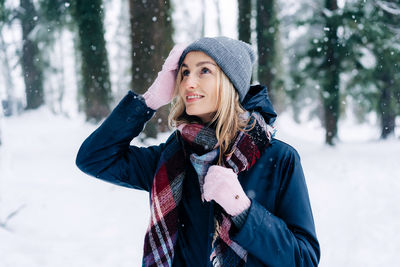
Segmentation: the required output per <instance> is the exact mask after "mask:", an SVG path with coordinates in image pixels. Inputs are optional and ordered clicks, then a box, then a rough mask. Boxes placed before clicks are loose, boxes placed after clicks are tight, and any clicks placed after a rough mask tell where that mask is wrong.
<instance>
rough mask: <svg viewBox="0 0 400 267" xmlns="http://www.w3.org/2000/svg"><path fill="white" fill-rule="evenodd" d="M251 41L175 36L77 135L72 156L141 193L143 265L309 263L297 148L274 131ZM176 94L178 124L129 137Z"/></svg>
mask: <svg viewBox="0 0 400 267" xmlns="http://www.w3.org/2000/svg"><path fill="white" fill-rule="evenodd" d="M254 59H255V56H254V52H253V50H252V48H251V47H250V46H249V45H248V44H246V43H244V42H241V41H237V40H233V39H230V38H226V37H216V38H201V39H199V40H197V41H195V42H194V43H192V44H190V45H189V46H188V47H186V48H185V49H183V47H179V46H177V47H175V48H174V49H173V50H172V51H171V53H170V55H169V56H168V58H167V60H166V61H165V63H164V65H163V67H162V70H161V71H160V72H159V74H158V77H157V78H156V80H155V81H154V83H153V84H152V86H151V87H150V88H149V89H148V91H147V92H146V93H145V94H144V95H143V97H142V96H139V95H136V94H135V93H133V92H129V93H128V95H127V96H125V98H124V99H123V100H122V101H121V102H120V103H119V105H118V106H117V107H116V108H115V109H114V110H113V112H112V113H111V115H110V116H109V117H108V118H107V119H106V120H105V121H104V123H103V124H102V125H101V126H100V127H99V128H98V129H97V130H96V131H95V132H94V133H92V134H91V135H90V136H89V137H88V138H87V139H86V140H85V142H84V143H83V144H82V146H81V148H80V150H79V153H78V156H77V160H76V162H77V165H78V167H79V168H80V169H81V170H82V171H84V172H85V173H87V174H90V175H92V176H95V177H97V178H100V179H102V180H105V181H108V182H112V183H114V184H118V185H122V186H126V187H131V188H137V189H142V190H146V191H148V192H150V197H151V198H150V212H151V218H150V225H149V228H148V230H147V233H146V236H145V242H144V243H145V244H144V255H143V266H280V267H282V266H317V265H318V262H319V253H320V252H319V244H318V241H317V238H316V234H315V227H314V221H313V216H312V212H311V207H310V203H309V198H308V193H307V187H306V183H305V179H304V175H303V171H302V167H301V164H300V159H299V156H298V154H297V152H296V150H295V149H294V148H292V147H290V146H289V145H287V144H285V143H283V142H281V141H279V140H277V139H274V138H273V137H272V135H271V131H270V129H271V127H270V126H269V125H270V124H272V123H273V121H274V120H275V117H276V114H275V112H274V110H273V108H272V105H271V103H270V101H269V99H268V96H267V90H266V88H265V87H263V86H260V85H257V86H250V79H251V73H252V66H253V63H254ZM173 97H174V103H173V107H172V110H171V113H170V118H169V119H170V124H171V125H172V126H173V127H176V128H177V130H176V131H175V132H174V133H173V134H172V135H171V136H170V137H169V138H168V140H167V141H166V142H165V143H163V144H160V145H157V146H150V147H146V148H145V147H140V148H139V147H136V146H130V142H131V140H132V139H133V138H134V137H136V136H137V135H138V134H139V133H140V132H141V131H142V129H143V127H144V124H145V123H146V122H147V121H148V120H149V119H150V118H151V117H152V115H153V113H154V111H155V110H157V109H158V108H159V107H161V106H163V105H165V104H168V103H169V102H170V101H171V100H172V98H173Z"/></svg>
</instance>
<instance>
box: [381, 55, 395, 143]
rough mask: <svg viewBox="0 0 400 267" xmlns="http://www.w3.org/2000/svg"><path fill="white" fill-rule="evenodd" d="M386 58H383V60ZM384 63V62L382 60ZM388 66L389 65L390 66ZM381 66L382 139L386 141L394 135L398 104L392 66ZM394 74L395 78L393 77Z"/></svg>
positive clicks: (382, 63) (384, 63) (383, 63)
mask: <svg viewBox="0 0 400 267" xmlns="http://www.w3.org/2000/svg"><path fill="white" fill-rule="evenodd" d="M383 58H384V57H382V59H383ZM382 61H384V60H382ZM386 64H389V65H388V66H387V65H386ZM379 66H383V68H382V69H380V71H379V70H378V79H379V80H380V81H381V83H380V84H382V85H383V86H382V87H381V88H380V90H379V92H380V99H379V109H378V110H379V113H380V118H381V138H382V139H386V138H388V137H389V136H390V135H394V129H395V124H396V104H395V101H396V100H395V93H394V92H395V89H396V88H394V87H395V86H396V85H395V84H394V80H393V76H395V74H394V73H393V70H392V64H391V63H389V62H385V61H384V62H380V63H379ZM391 74H393V76H392V75H391Z"/></svg>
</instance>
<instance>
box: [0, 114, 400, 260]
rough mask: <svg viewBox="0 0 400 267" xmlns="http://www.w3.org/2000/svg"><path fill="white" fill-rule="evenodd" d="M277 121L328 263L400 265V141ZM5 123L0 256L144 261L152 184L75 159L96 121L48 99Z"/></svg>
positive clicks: (351, 129)
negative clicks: (54, 110)
mask: <svg viewBox="0 0 400 267" xmlns="http://www.w3.org/2000/svg"><path fill="white" fill-rule="evenodd" d="M277 126H278V129H279V130H278V133H277V137H278V138H281V139H282V140H284V141H287V142H288V143H290V144H292V145H293V146H294V147H296V148H297V149H298V151H299V152H300V155H301V157H302V163H303V167H304V171H305V174H306V178H307V182H308V188H309V193H310V198H311V202H312V207H313V211H314V217H315V223H316V226H317V234H318V237H319V240H320V243H321V248H322V258H321V264H320V266H335V267H337V266H351V267H355V266H359V267H365V266H400V260H399V259H398V256H397V253H398V251H400V234H399V231H398V229H399V226H400V205H399V203H400V194H399V192H400V165H399V159H398V157H399V156H398V155H399V153H400V141H399V140H390V141H385V142H382V141H376V140H373V139H371V136H374V135H376V133H377V129H375V128H373V127H365V126H364V127H362V126H352V125H347V127H346V131H344V132H341V137H342V142H341V143H339V144H338V145H337V147H335V148H329V147H326V146H324V145H322V139H323V138H322V137H323V132H322V130H321V128H320V127H319V126H318V125H317V124H315V123H314V122H310V123H303V124H302V125H301V126H300V125H297V124H295V123H293V122H292V120H291V119H290V117H289V116H288V115H286V114H284V115H282V116H280V119H279V120H278V122H277ZM2 129H3V146H1V147H0V223H5V222H6V228H5V229H4V228H2V227H0V266H2V267H22V266H29V267H36V266H37V267H39V266H40V267H47V266H48V267H50V266H51V267H63V266H74V267H79V266H84V267H87V266H96V267H97V266H104V267H106V266H107V267H108V266H110V267H111V266H112V267H116V266H121V267H122V266H127V267H128V266H129V267H131V266H139V265H140V260H141V254H142V245H143V237H144V233H145V230H146V227H147V222H148V216H149V213H148V197H147V194H146V193H144V192H140V191H136V190H132V189H127V188H122V187H117V186H114V185H112V184H108V183H105V182H102V181H99V180H96V179H94V178H91V177H89V176H86V175H85V174H83V173H81V172H80V171H79V170H78V169H77V168H76V167H75V164H74V160H75V155H76V152H77V150H78V148H79V146H80V144H81V142H82V141H83V140H84V139H85V138H86V136H88V135H89V134H90V132H92V131H93V130H94V129H95V127H94V126H93V125H90V124H86V123H85V122H84V121H83V119H81V118H75V119H68V118H65V117H62V116H54V115H52V114H51V113H50V112H49V111H48V110H47V109H46V108H42V109H40V110H38V111H32V112H28V113H25V114H23V115H21V116H19V117H13V118H6V119H4V120H3V127H2ZM355 133H358V135H359V136H360V138H359V141H355V140H354V135H355ZM346 138H347V139H346ZM160 139H165V136H163V137H161V138H160ZM346 140H352V141H351V142H350V141H346ZM155 142H157V141H155ZM16 210H18V212H17V213H16V214H15V215H14V216H12V217H11V218H10V219H9V220H8V221H6V220H7V216H8V215H9V214H10V213H12V212H13V211H16Z"/></svg>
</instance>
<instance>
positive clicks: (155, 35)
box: [129, 0, 173, 137]
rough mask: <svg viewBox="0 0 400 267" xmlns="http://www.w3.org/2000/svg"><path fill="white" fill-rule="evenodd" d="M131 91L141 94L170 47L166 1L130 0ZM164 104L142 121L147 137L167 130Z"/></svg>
mask: <svg viewBox="0 0 400 267" xmlns="http://www.w3.org/2000/svg"><path fill="white" fill-rule="evenodd" d="M129 10H130V22H131V43H132V90H133V91H135V92H136V93H138V94H144V93H145V92H146V91H147V89H148V88H149V87H150V85H151V84H152V83H153V81H154V79H155V78H156V77H157V73H158V71H160V70H161V67H162V64H163V63H164V60H165V59H166V57H167V56H168V54H169V52H170V50H171V49H172V46H173V41H172V32H173V28H172V21H171V16H170V12H171V9H170V1H169V0H166V1H164V0H157V1H142V0H130V1H129ZM168 110H169V109H168V107H163V108H160V109H159V110H158V111H157V113H156V115H155V116H154V117H153V119H152V120H150V121H149V122H148V123H147V124H146V128H145V130H144V132H145V134H146V136H147V137H156V136H157V132H158V131H162V132H163V131H167V130H168V112H169V111H168Z"/></svg>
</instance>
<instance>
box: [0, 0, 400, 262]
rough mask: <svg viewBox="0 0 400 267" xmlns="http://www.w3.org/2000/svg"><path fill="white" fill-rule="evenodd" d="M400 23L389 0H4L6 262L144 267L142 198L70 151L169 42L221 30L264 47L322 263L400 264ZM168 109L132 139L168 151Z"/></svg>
mask: <svg viewBox="0 0 400 267" xmlns="http://www.w3.org/2000/svg"><path fill="white" fill-rule="evenodd" d="M399 22H400V3H399V2H398V1H395V0H385V1H383V0H318V1H315V0H314V1H312V0H301V1H294V0H290V1H282V0H269V1H268V0H248V1H244V0H198V1H184V0H168V1H164V0H163V1H155V0H130V1H128V0H113V1H112V0H91V1H83V0H68V1H67V0H0V101H1V106H0V144H1V145H0V266H13V267H15V266H29V267H32V266H41V267H42V266H60V267H62V266H136V265H138V264H139V262H140V258H141V249H142V245H143V243H142V241H143V238H142V237H141V236H144V232H145V230H146V227H147V223H148V216H149V215H148V207H147V205H148V203H147V201H148V198H147V195H146V194H145V193H143V192H137V191H134V190H126V189H125V188H119V187H116V186H113V185H109V184H106V183H101V182H99V181H97V180H95V179H90V178H89V177H87V176H86V175H84V174H82V173H80V172H79V171H78V170H77V168H76V166H74V160H75V155H76V152H77V150H78V148H79V145H80V144H81V143H82V141H83V140H84V138H86V137H87V136H88V135H89V134H90V132H92V131H93V130H94V129H95V128H96V127H97V126H98V125H99V123H101V121H102V120H103V119H104V118H105V117H106V116H107V115H108V114H109V112H110V111H111V110H112V108H113V107H114V106H115V105H116V104H117V103H118V102H119V100H120V99H121V98H122V97H123V96H124V95H125V94H126V93H127V92H128V90H133V91H135V92H137V93H139V94H142V93H144V92H145V91H146V90H147V88H148V87H149V86H150V84H151V83H152V82H153V80H154V78H155V77H156V76H157V72H158V71H159V70H160V69H161V66H162V63H163V61H164V59H165V58H166V56H167V55H168V52H169V51H170V49H171V48H172V47H173V45H174V44H175V43H188V42H192V41H193V40H195V39H197V38H199V37H201V36H218V35H225V36H228V37H232V38H237V39H241V40H244V41H246V42H248V43H251V44H252V46H253V47H254V49H255V51H257V55H258V60H257V62H256V66H255V68H254V72H253V83H262V84H265V85H267V86H268V88H269V95H270V98H271V100H272V102H273V104H274V107H275V108H276V110H277V113H278V119H277V122H276V128H277V129H278V131H277V138H280V139H282V140H284V141H286V142H288V143H289V144H291V145H293V146H294V147H295V148H296V149H298V151H299V152H300V155H301V157H302V164H303V167H304V171H305V174H306V178H307V183H308V187H309V191H310V192H309V193H310V199H311V203H312V208H313V212H314V217H315V221H316V227H317V234H318V237H319V241H320V243H321V249H322V258H321V266H360V267H361V266H363V267H364V266H398V265H399V260H398V257H397V252H398V251H399V249H400V235H399V234H398V231H397V229H398V227H399V226H400V225H399V222H400V217H399V214H400V206H398V205H396V203H399V201H400V195H399V194H398V192H399V191H400V180H399V178H400V167H399V165H398V155H399V153H400V142H399V138H400V116H399V115H400V72H399V62H400V42H399V38H400V23H399ZM168 108H169V107H168V106H166V107H164V108H162V109H160V110H159V111H158V112H157V114H156V115H155V117H154V118H153V119H152V121H151V122H150V123H148V124H147V125H146V129H145V133H144V134H142V135H140V136H139V138H138V140H135V141H134V142H133V144H135V145H150V144H156V143H160V142H163V141H165V139H166V137H167V136H168V135H169V133H170V129H168V127H167V113H168ZM133 210H135V211H136V212H135V213H133ZM138 214H140V216H139V215H138ZM60 229H61V230H60Z"/></svg>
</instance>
